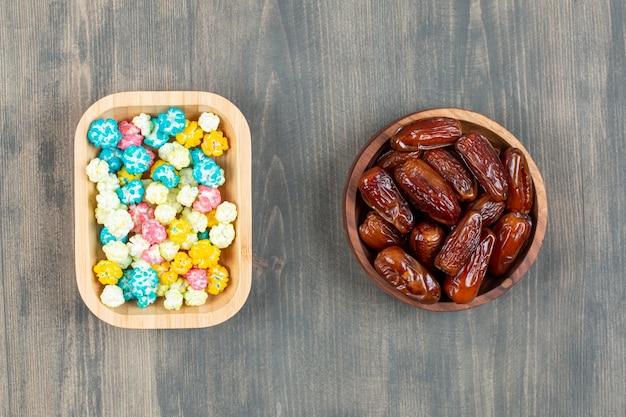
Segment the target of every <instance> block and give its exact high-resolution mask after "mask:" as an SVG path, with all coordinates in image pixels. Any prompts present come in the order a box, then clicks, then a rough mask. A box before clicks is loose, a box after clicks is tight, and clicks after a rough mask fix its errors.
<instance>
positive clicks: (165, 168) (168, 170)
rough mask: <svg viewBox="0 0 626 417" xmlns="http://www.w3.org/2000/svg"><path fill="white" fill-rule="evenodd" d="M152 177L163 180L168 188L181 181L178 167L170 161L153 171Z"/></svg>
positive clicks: (155, 179)
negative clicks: (177, 170) (177, 171)
mask: <svg viewBox="0 0 626 417" xmlns="http://www.w3.org/2000/svg"><path fill="white" fill-rule="evenodd" d="M152 179H153V180H154V181H159V182H161V183H162V184H163V185H165V186H166V187H167V188H174V187H176V186H177V185H178V183H179V182H180V177H179V176H178V174H177V173H176V169H174V167H173V166H172V165H170V164H168V163H164V164H160V165H159V166H158V167H157V168H156V169H155V170H154V171H152Z"/></svg>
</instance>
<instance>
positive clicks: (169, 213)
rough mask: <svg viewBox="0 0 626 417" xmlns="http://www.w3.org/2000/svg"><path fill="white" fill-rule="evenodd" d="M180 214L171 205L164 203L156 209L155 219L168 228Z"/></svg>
mask: <svg viewBox="0 0 626 417" xmlns="http://www.w3.org/2000/svg"><path fill="white" fill-rule="evenodd" d="M177 214H178V212H177V211H176V208H174V206H172V205H171V204H167V203H163V204H159V205H158V206H156V208H155V209H154V218H155V219H156V220H158V222H159V223H161V224H162V225H164V226H167V225H168V224H170V223H171V222H172V220H174V219H175V218H176V215H177Z"/></svg>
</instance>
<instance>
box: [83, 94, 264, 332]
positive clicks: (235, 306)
mask: <svg viewBox="0 0 626 417" xmlns="http://www.w3.org/2000/svg"><path fill="white" fill-rule="evenodd" d="M169 107H181V108H183V109H194V110H186V111H185V113H187V112H188V111H191V112H193V111H195V110H196V109H197V110H198V112H200V110H199V109H201V108H202V109H205V108H206V109H208V110H202V111H215V112H216V113H219V115H220V117H223V118H225V119H227V123H228V124H229V125H230V126H231V128H232V131H233V133H234V138H236V143H237V145H236V161H237V173H236V176H235V177H236V178H233V180H234V181H235V185H234V187H235V190H236V194H237V196H239V198H238V200H239V199H241V198H240V197H241V196H246V200H249V199H248V198H247V197H248V196H250V195H251V162H252V159H251V143H250V142H251V136H250V128H249V125H248V122H247V121H246V118H245V117H244V115H243V113H242V112H241V110H239V108H237V107H236V106H235V105H234V104H233V103H232V102H230V101H229V100H228V99H226V98H225V97H222V96H220V95H218V94H215V93H210V92H204V91H127V92H118V93H113V94H109V95H107V96H105V97H102V98H100V99H99V100H97V101H96V102H94V103H93V104H92V105H91V106H90V107H89V108H88V109H87V110H86V111H85V112H84V113H83V115H82V116H81V118H80V121H79V122H78V124H77V127H76V132H75V136H74V190H73V191H74V236H75V238H74V256H75V260H74V264H75V273H76V284H77V287H78V290H79V293H80V296H81V298H82V300H83V302H84V303H85V305H86V306H87V307H88V309H89V310H90V311H91V312H92V313H93V314H94V315H95V316H96V317H98V318H99V319H100V320H102V321H104V322H106V323H108V324H110V325H113V326H116V327H122V328H133V329H167V328H170V329H173V328H202V327H210V326H214V325H217V324H220V323H222V322H224V321H226V320H228V319H230V318H231V317H233V316H234V315H235V314H236V313H237V312H238V311H239V310H240V309H241V308H242V307H243V305H244V304H245V302H246V300H247V298H248V295H249V293H250V290H251V286H252V282H251V281H252V206H251V203H250V202H246V201H237V209H238V215H237V222H236V224H235V228H236V230H237V234H236V238H235V241H234V242H233V245H236V247H235V248H234V249H235V250H236V253H235V254H234V257H235V258H236V259H237V265H238V270H239V274H238V282H237V285H236V289H235V292H234V293H233V294H232V296H231V298H230V300H229V301H228V302H227V303H225V304H224V305H220V306H219V307H217V308H215V309H213V310H210V311H206V310H202V309H200V308H198V307H188V306H184V307H183V309H185V311H184V312H183V311H182V309H181V311H172V312H169V311H168V312H167V313H160V314H156V313H155V312H154V310H153V309H150V308H147V309H145V310H144V309H139V308H138V307H136V306H129V307H128V308H129V309H130V308H133V310H132V311H133V314H123V313H122V312H121V310H120V307H118V309H114V308H110V307H107V306H105V305H104V304H102V302H101V301H100V298H99V295H96V294H95V292H94V291H93V288H92V285H93V283H91V281H90V280H93V279H95V278H94V277H93V272H92V267H93V265H90V253H91V252H90V251H91V250H93V249H91V248H90V247H89V246H90V243H89V239H88V237H89V234H88V233H89V232H88V231H89V225H90V224H91V223H90V222H91V221H92V220H91V219H90V217H89V216H91V217H93V213H91V210H89V202H88V201H89V197H88V195H89V187H90V186H93V184H92V183H90V182H89V181H88V179H87V178H86V174H85V167H86V165H85V160H86V158H87V156H86V154H87V153H88V152H89V150H88V147H89V144H88V140H87V135H86V131H87V129H88V126H89V125H90V123H91V122H92V121H93V120H95V119H97V118H99V117H104V116H102V115H103V114H107V113H111V112H116V111H120V112H124V111H128V112H130V111H131V110H130V109H132V111H133V114H135V113H134V112H135V110H138V111H137V113H136V114H139V112H140V111H141V109H148V108H149V109H155V108H163V109H167V108H169ZM146 112H152V110H150V111H146ZM125 117H126V116H125ZM232 147H233V146H232V144H231V148H232ZM85 205H86V206H87V208H85ZM85 242H87V244H85ZM149 307H151V306H149ZM135 309H136V310H135ZM166 311H167V310H166Z"/></svg>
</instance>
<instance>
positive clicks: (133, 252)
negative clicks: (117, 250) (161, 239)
mask: <svg viewBox="0 0 626 417" xmlns="http://www.w3.org/2000/svg"><path fill="white" fill-rule="evenodd" d="M126 246H128V253H129V254H130V256H132V257H133V258H135V259H138V258H139V259H140V258H141V254H142V253H143V252H144V251H145V250H147V249H148V248H149V247H150V242H148V241H147V240H146V239H144V237H143V236H142V235H141V234H137V235H133V236H131V237H130V239H128V243H127V244H126Z"/></svg>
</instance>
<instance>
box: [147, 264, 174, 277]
mask: <svg viewBox="0 0 626 417" xmlns="http://www.w3.org/2000/svg"><path fill="white" fill-rule="evenodd" d="M150 266H151V267H152V269H154V270H155V271H156V273H157V276H158V277H159V278H161V275H163V274H164V273H166V272H167V271H169V269H170V263H169V262H167V261H166V262H161V263H160V264H154V265H150Z"/></svg>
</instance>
